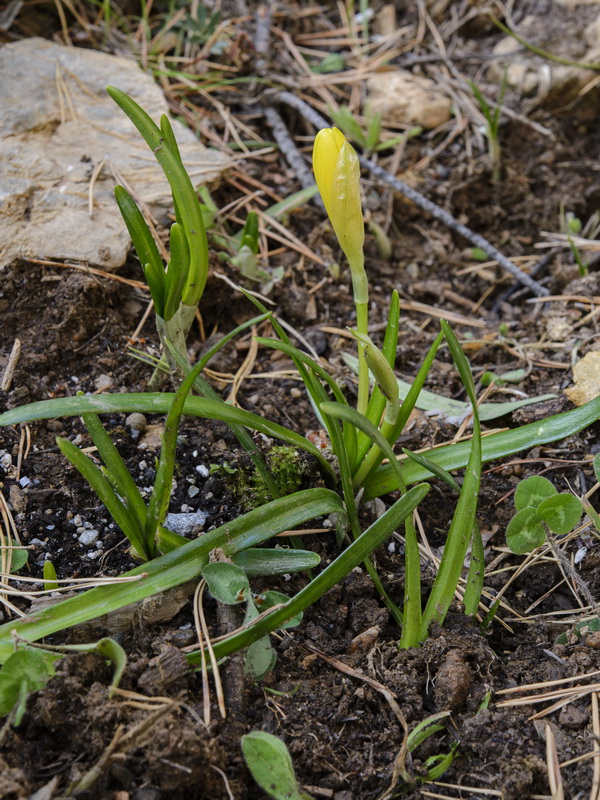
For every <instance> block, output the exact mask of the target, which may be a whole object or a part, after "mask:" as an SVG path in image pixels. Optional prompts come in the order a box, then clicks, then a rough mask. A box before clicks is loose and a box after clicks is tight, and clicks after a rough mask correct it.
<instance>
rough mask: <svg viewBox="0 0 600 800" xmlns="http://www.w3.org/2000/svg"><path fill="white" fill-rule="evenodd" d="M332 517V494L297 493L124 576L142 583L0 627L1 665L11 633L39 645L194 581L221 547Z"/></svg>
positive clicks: (335, 506)
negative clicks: (80, 625)
mask: <svg viewBox="0 0 600 800" xmlns="http://www.w3.org/2000/svg"><path fill="white" fill-rule="evenodd" d="M334 513H337V514H341V513H344V509H343V506H342V503H341V501H340V498H339V497H338V495H337V494H335V492H332V491H330V490H329V489H321V488H319V489H307V490H305V491H302V492H296V494H292V495H289V496H288V497H283V498H281V499H279V500H274V501H273V502H271V503H267V504H266V505H264V506H262V507H261V508H258V509H255V510H253V511H249V512H248V513H247V514H244V515H243V516H241V517H238V518H237V519H235V520H232V521H231V522H228V523H227V524H225V525H221V526H220V527H219V528H216V529H215V530H214V531H209V532H208V533H205V534H204V535H203V536H201V537H200V538H199V539H195V540H194V541H191V542H188V543H187V544H185V545H183V546H182V547H177V548H176V549H175V550H172V551H171V552H170V553H167V554H166V555H164V556H161V557H160V558H156V559H153V560H152V561H149V562H147V563H146V564H142V565H141V566H139V567H136V568H135V569H133V570H131V572H128V573H126V575H127V576H140V580H137V581H132V582H130V583H116V584H112V585H110V586H101V587H98V588H96V589H89V590H88V591H87V592H84V593H82V594H79V595H77V596H76V597H72V598H69V599H68V600H63V601H62V602H60V603H57V604H56V605H54V606H51V607H50V608H46V609H44V610H42V611H38V612H37V613H35V614H31V615H29V616H27V617H23V618H22V619H18V620H11V621H10V622H8V623H6V624H5V625H2V626H0V663H2V662H4V661H5V660H6V659H7V658H8V656H9V655H10V654H11V653H12V652H13V650H14V643H13V642H14V640H13V631H15V632H16V633H17V634H18V635H19V636H20V637H21V638H23V639H25V640H27V641H30V642H35V641H38V640H39V639H41V638H43V637H45V636H50V635H51V634H53V633H56V632H57V631H60V630H64V629H66V628H70V627H71V626H72V625H77V624H79V623H80V622H87V621H88V620H90V619H95V618H96V617H100V616H102V615H104V614H108V613H109V612H111V611H115V610H116V609H118V608H123V607H124V606H128V605H130V604H131V603H136V602H138V601H139V600H143V599H144V598H146V597H151V596H152V595H153V594H157V593H159V592H164V591H166V590H167V589H170V588H171V587H173V586H179V585H180V584H182V583H186V582H187V581H190V580H192V579H194V578H197V577H198V576H199V575H200V573H201V571H202V569H203V568H204V566H205V565H206V563H207V562H208V556H209V553H210V552H211V550H214V549H215V548H221V549H222V550H223V551H224V552H225V554H226V555H228V556H231V555H233V554H235V553H238V552H240V551H242V550H244V549H246V548H247V547H254V546H256V545H258V544H261V543H262V542H264V541H266V540H267V539H270V538H272V537H273V536H275V535H276V534H277V533H281V532H282V531H285V530H291V529H293V528H295V527H296V526H298V525H302V524H304V523H306V522H307V521H308V520H312V519H314V518H315V517H322V516H326V515H328V514H334ZM358 563H360V560H359V562H358ZM300 610H301V609H300ZM293 613H295V612H293ZM283 621H285V620H283Z"/></svg>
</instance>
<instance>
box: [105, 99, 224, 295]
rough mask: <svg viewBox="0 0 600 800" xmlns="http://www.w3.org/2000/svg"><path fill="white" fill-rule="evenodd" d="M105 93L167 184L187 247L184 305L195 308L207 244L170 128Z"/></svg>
mask: <svg viewBox="0 0 600 800" xmlns="http://www.w3.org/2000/svg"><path fill="white" fill-rule="evenodd" d="M106 91H107V92H108V93H109V95H110V96H111V97H112V99H113V100H114V101H115V103H117V105H119V106H120V108H121V109H122V110H123V111H124V112H125V113H126V114H127V116H128V117H129V119H130V120H131V121H132V122H133V124H134V125H135V127H136V128H137V129H138V131H139V132H140V134H141V135H142V136H143V137H144V139H145V141H146V144H147V145H148V147H149V148H150V149H151V150H152V152H153V153H154V155H155V157H156V160H157V161H158V163H159V164H160V165H161V167H162V169H163V172H164V173H165V176H166V178H167V180H168V181H169V185H170V187H171V192H172V193H173V199H174V201H175V203H176V206H177V213H178V221H180V222H181V224H182V225H183V228H184V230H185V233H186V236H187V239H188V244H189V248H190V270H189V275H188V280H187V284H186V287H185V291H184V295H183V302H184V303H185V304H186V305H190V306H195V305H197V303H198V301H199V300H200V298H201V297H202V292H203V291H204V286H205V284H206V279H207V277H208V243H207V240H206V231H205V230H204V221H203V219H202V211H201V209H200V203H199V201H198V197H197V195H196V191H195V189H194V187H193V185H192V182H191V180H190V177H189V175H188V174H187V172H186V170H185V167H184V166H183V164H182V162H181V156H180V155H179V148H176V149H174V148H173V147H172V142H171V135H172V130H171V132H169V130H170V126H169V127H168V128H167V127H166V126H165V123H164V122H163V123H162V124H163V130H161V129H160V128H159V127H158V126H157V125H156V123H155V122H153V121H152V119H151V118H150V117H149V116H148V114H146V112H145V111H144V110H143V108H141V107H140V106H139V105H138V104H137V103H136V102H135V100H132V99H131V97H128V96H127V95H126V94H125V93H124V92H122V91H120V90H119V89H116V88H115V87H114V86H108V87H107V89H106ZM173 138H174V137H173Z"/></svg>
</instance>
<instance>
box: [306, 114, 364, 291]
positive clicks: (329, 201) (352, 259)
mask: <svg viewBox="0 0 600 800" xmlns="http://www.w3.org/2000/svg"><path fill="white" fill-rule="evenodd" d="M313 169H314V172H315V178H316V180H317V186H318V187H319V192H320V193H321V197H322V199H323V203H324V205H325V210H326V211H327V214H328V216H329V219H330V220H331V224H332V225H333V230H334V231H335V235H336V236H337V238H338V241H339V243H340V245H341V247H342V250H343V251H344V253H345V255H346V258H347V259H348V261H349V263H350V269H351V270H352V272H353V274H354V272H355V270H357V271H362V270H363V268H364V255H363V244H364V241H365V225H364V222H363V214H362V206H361V202H360V164H359V161H358V156H357V155H356V151H355V150H354V148H353V147H352V145H351V144H350V143H349V142H348V141H347V140H346V137H345V136H344V134H343V133H342V132H341V131H339V130H338V129H337V128H323V129H322V130H320V131H319V133H318V134H317V137H316V139H315V146H314V150H313ZM358 302H361V300H358Z"/></svg>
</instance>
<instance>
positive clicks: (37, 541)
mask: <svg viewBox="0 0 600 800" xmlns="http://www.w3.org/2000/svg"><path fill="white" fill-rule="evenodd" d="M29 544H32V545H34V546H35V547H43V548H44V550H46V548H47V547H48V545H47V544H46V542H42V540H41V539H37V538H35V539H30V540H29Z"/></svg>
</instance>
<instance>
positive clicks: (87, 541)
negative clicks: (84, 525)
mask: <svg viewBox="0 0 600 800" xmlns="http://www.w3.org/2000/svg"><path fill="white" fill-rule="evenodd" d="M78 538H79V541H80V542H81V544H83V545H85V546H89V545H91V544H95V543H96V542H97V541H98V531H97V530H95V529H94V528H92V529H91V530H89V529H85V530H84V531H83V533H82V534H81V536H79V537H78ZM88 558H89V553H88Z"/></svg>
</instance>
